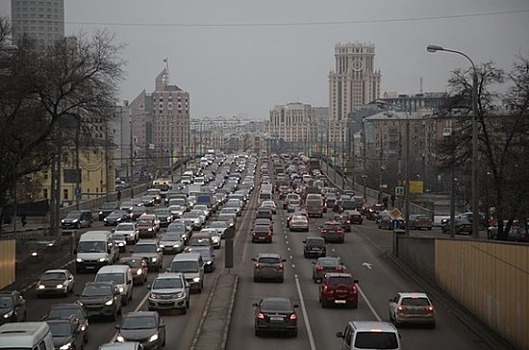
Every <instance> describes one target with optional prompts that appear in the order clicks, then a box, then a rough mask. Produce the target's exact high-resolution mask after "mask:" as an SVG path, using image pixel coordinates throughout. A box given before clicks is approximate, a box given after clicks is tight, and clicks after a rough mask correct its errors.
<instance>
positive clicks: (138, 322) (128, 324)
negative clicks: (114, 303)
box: [121, 316, 156, 329]
mask: <svg viewBox="0 0 529 350" xmlns="http://www.w3.org/2000/svg"><path fill="white" fill-rule="evenodd" d="M152 328H156V320H155V319H154V317H153V316H129V317H125V319H124V320H123V325H122V326H121V329H152Z"/></svg>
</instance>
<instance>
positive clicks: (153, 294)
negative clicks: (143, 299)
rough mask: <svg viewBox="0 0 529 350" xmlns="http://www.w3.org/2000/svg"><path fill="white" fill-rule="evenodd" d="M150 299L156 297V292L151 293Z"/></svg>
mask: <svg viewBox="0 0 529 350" xmlns="http://www.w3.org/2000/svg"><path fill="white" fill-rule="evenodd" d="M150 297H151V299H158V294H156V293H151V296H150Z"/></svg>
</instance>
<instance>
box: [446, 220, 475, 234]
mask: <svg viewBox="0 0 529 350" xmlns="http://www.w3.org/2000/svg"><path fill="white" fill-rule="evenodd" d="M450 226H451V224H450V219H448V220H446V221H444V222H443V223H442V224H441V231H442V232H443V233H450ZM454 229H455V232H454V233H455V234H456V235H458V234H462V233H466V234H468V235H470V234H472V223H471V222H470V221H468V220H467V219H458V218H455V219H454Z"/></svg>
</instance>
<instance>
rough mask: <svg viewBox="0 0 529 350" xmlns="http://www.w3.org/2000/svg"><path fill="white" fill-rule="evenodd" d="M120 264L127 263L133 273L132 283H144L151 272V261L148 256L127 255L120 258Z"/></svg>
mask: <svg viewBox="0 0 529 350" xmlns="http://www.w3.org/2000/svg"><path fill="white" fill-rule="evenodd" d="M117 264H118V265H127V266H128V267H130V272H131V273H132V283H133V284H135V285H138V284H141V285H144V284H145V283H146V282H147V275H148V274H149V261H148V260H147V259H146V258H139V257H134V256H127V257H123V258H120V259H119V261H118V262H117Z"/></svg>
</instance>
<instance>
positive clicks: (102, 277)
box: [95, 273, 125, 284]
mask: <svg viewBox="0 0 529 350" xmlns="http://www.w3.org/2000/svg"><path fill="white" fill-rule="evenodd" d="M95 281H96V282H112V281H113V282H115V283H116V284H123V283H125V279H124V275H123V274H122V273H98V274H97V275H96V279H95Z"/></svg>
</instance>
